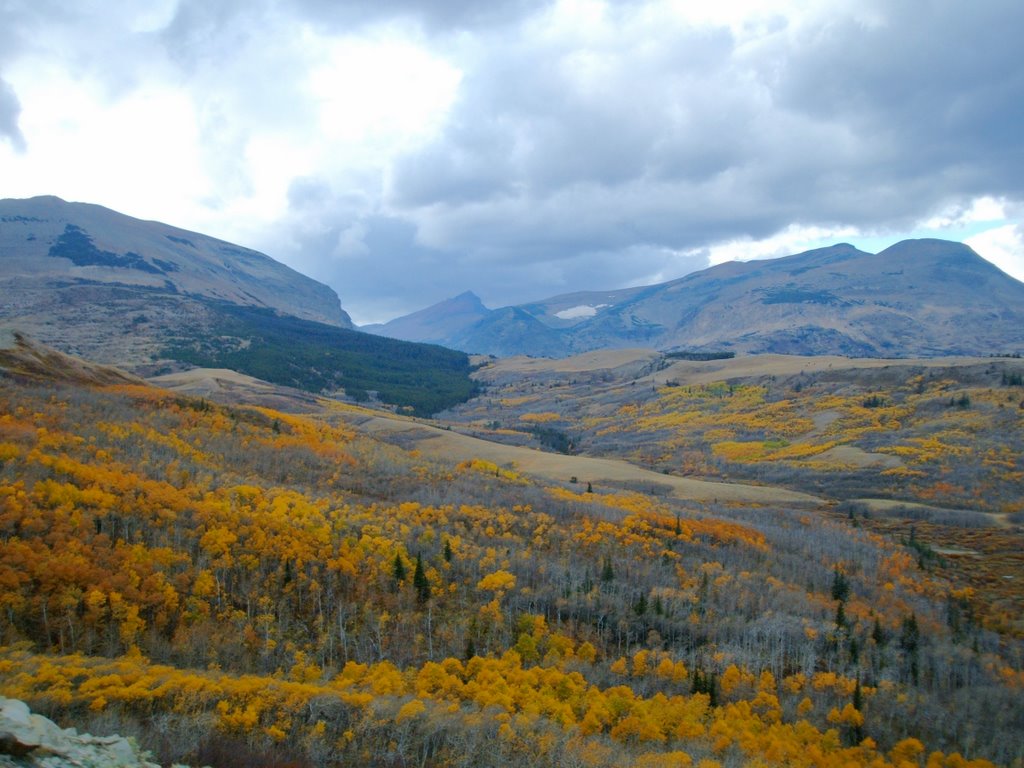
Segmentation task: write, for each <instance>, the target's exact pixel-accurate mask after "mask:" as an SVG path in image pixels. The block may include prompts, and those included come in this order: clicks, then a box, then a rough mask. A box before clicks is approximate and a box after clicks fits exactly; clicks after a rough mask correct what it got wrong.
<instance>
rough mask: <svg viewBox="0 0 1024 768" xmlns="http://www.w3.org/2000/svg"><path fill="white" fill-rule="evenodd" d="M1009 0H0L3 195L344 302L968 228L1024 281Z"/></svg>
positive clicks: (558, 281)
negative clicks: (292, 272)
mask: <svg viewBox="0 0 1024 768" xmlns="http://www.w3.org/2000/svg"><path fill="white" fill-rule="evenodd" d="M1022 30H1024V3H1022V2H1020V0H977V1H976V2H971V3H965V2H962V1H961V0H945V1H944V0H852V1H851V2H846V0H822V1H821V2H816V1H815V0H806V1H798V0H794V1H793V2H785V1H784V0H780V1H779V2H764V1H763V0H737V1H736V2H722V1H721V0H719V2H714V3H712V2H696V1H688V2H683V1H681V0H679V1H677V2H668V1H666V2H660V1H653V0H652V1H651V2H645V1H644V0H623V1H622V2H614V3H603V2H591V1H590V0H567V1H566V2H554V3H551V2H540V1H539V0H487V1H481V0H437V2H417V1H416V0H391V1H390V2H387V1H386V0H378V1H376V2H374V1H373V0H353V1H352V2H345V0H340V1H339V0H237V1H236V0H154V1H153V2H145V0H65V1H63V2H62V1H61V0H0V197H29V196H33V195H38V194H54V195H58V196H60V197H63V198H65V199H67V200H79V201H85V202H93V203H99V204H101V205H106V206H108V207H111V208H114V209H116V210H119V211H121V212H123V213H127V214H130V215H132V216H137V217H140V218H147V219H158V220H160V221H165V222H167V223H169V224H174V225H177V226H182V227H185V228H188V229H193V230H197V231H200V232H204V233H206V234H210V235H214V236H216V237H222V238H224V239H227V240H231V241H234V242H237V243H240V244H242V245H246V246H249V247H253V248H256V249H258V250H261V251H264V252H265V253H268V254H270V255H271V256H273V257H274V258H276V259H278V260H280V261H283V262H285V263H287V264H289V265H291V266H293V267H295V268H296V269H299V270H300V271H302V272H305V273H306V274H309V275H311V276H313V277H316V278H317V279H320V280H322V281H324V282H326V283H328V284H329V285H331V286H332V287H333V288H334V289H335V290H336V291H337V292H338V294H339V295H340V297H341V300H342V304H343V306H344V307H345V308H346V309H347V310H348V311H349V312H350V313H351V314H352V316H353V318H354V319H355V320H356V322H359V323H365V322H373V321H381V320H386V319H389V318H391V317H394V316H396V315H399V314H404V313H406V312H409V311H412V310H415V309H418V308H421V307H423V306H426V305H427V304H430V303H433V302H435V301H438V300H441V299H444V298H447V297H450V296H453V295H456V294H458V293H461V292H462V291H464V290H473V291H475V292H476V293H477V294H479V295H480V296H481V297H482V298H483V300H484V302H485V303H486V304H487V305H488V306H491V307H497V306H503V305H506V304H512V303H519V302H523V301H527V300H531V299H540V298H545V297H548V296H551V295H554V294H557V293H564V292H567V291H575V290H583V289H610V288H620V287H625V286H631V285H641V284H646V283H652V282H660V281H663V280H668V279H672V278H675V277H679V276H681V275H683V274H686V273H688V272H691V271H693V270H695V269H700V268H703V267H706V266H708V265H709V264H714V263H719V262H721V261H726V260H730V259H734V258H741V259H749V258H759V257H769V256H780V255H785V254H788V253H794V252H797V251H800V250H805V249H807V248H809V247H815V246H818V245H824V244H831V243H834V242H841V241H846V242H852V243H854V244H856V245H858V246H859V247H862V248H864V249H865V250H871V251H877V250H880V249H881V248H884V247H886V246H887V245H889V244H891V243H893V242H895V241H897V240H900V239H903V238H905V237H909V236H936V237H947V238H949V239H955V240H966V241H967V242H968V243H969V244H970V245H972V246H973V247H974V248H975V250H977V251H978V252H979V253H981V254H982V255H983V256H985V257H986V258H988V259H990V260H992V261H993V262H995V263H996V264H997V265H998V266H1000V267H1001V268H1003V269H1004V270H1005V271H1007V272H1009V273H1011V274H1013V275H1015V276H1016V277H1018V278H1019V279H1024V227H1022V223H1024V56H1022V55H1021V53H1020V51H1021V41H1020V37H1021V31H1022Z"/></svg>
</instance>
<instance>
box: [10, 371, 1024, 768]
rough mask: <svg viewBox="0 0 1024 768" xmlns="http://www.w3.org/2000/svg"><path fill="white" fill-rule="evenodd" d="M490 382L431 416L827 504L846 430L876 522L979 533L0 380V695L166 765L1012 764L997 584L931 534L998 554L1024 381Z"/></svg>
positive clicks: (324, 421)
mask: <svg viewBox="0 0 1024 768" xmlns="http://www.w3.org/2000/svg"><path fill="white" fill-rule="evenodd" d="M197 354H199V353H198V352H197ZM456 362H457V361H456ZM459 375H462V374H459ZM915 375H916V374H915ZM848 385H849V382H846V383H844V384H843V386H844V387H848ZM489 386H490V387H491V390H492V393H491V394H492V395H493V396H494V397H495V398H496V400H500V403H499V404H498V405H495V407H494V409H492V410H491V411H490V413H489V414H488V415H487V416H484V415H483V414H482V413H480V412H476V411H474V408H478V407H481V406H480V403H481V402H482V401H481V400H475V401H471V402H470V404H468V405H467V406H463V410H462V411H461V412H459V411H456V412H453V413H452V414H451V418H452V421H451V423H452V424H458V423H463V424H468V425H470V426H473V425H474V424H476V422H475V421H474V419H476V420H478V421H479V422H480V424H479V425H477V427H478V428H479V429H480V430H485V429H486V430H490V431H491V432H494V433H497V432H504V433H506V438H508V439H511V440H519V439H522V440H531V439H539V438H538V437H537V432H536V430H535V429H533V428H534V427H536V426H538V425H541V426H547V427H548V428H549V429H557V430H568V429H569V427H570V425H571V424H581V425H584V428H585V431H583V432H579V433H573V434H572V435H570V437H571V438H572V440H571V442H572V444H573V446H574V447H573V449H572V450H580V446H581V445H584V446H586V447H587V449H588V450H591V451H592V452H594V453H596V454H603V455H620V456H621V455H626V456H628V457H629V458H631V459H632V460H633V461H636V462H639V463H642V464H646V465H649V466H651V467H655V468H657V469H658V470H659V471H663V472H666V473H668V472H672V471H688V472H697V473H699V474H702V475H704V476H711V477H717V478H719V479H722V480H727V479H730V478H740V479H743V480H744V481H745V482H751V483H757V482H780V478H781V477H782V476H783V475H784V474H787V473H788V476H791V477H795V478H797V481H798V482H797V485H796V486H795V487H798V488H799V489H801V490H806V491H808V492H814V493H817V494H820V496H821V497H822V498H823V499H829V498H832V499H835V498H839V497H840V496H839V495H832V494H829V493H828V491H829V488H828V487H827V481H826V479H827V477H828V475H829V472H835V467H831V468H830V467H829V466H826V462H827V461H830V460H832V461H834V460H835V456H836V452H835V451H834V449H835V448H836V447H837V446H839V445H851V444H857V445H861V444H862V443H858V442H857V441H858V440H859V441H866V442H864V443H863V445H864V446H866V448H862V449H861V450H867V448H870V449H871V450H872V451H874V452H875V453H876V454H879V455H888V456H892V457H895V460H894V461H891V462H888V463H882V464H880V465H879V466H878V467H875V468H874V470H871V471H873V472H875V473H876V475H877V478H876V479H877V480H878V482H879V483H881V485H876V486H875V487H874V490H876V491H878V490H879V488H881V490H882V491H885V495H886V496H887V497H891V496H892V494H893V493H895V489H896V488H897V487H900V488H910V489H912V490H911V491H908V493H911V494H916V495H914V496H913V498H908V499H906V503H907V504H908V505H911V506H908V507H906V510H910V509H912V508H914V507H913V506H912V505H913V503H916V504H917V505H918V507H916V509H918V510H919V511H920V510H928V509H934V508H935V505H939V502H940V501H944V500H950V499H952V501H951V502H950V503H949V505H948V506H951V507H957V508H965V507H967V506H968V504H969V503H970V502H971V499H970V496H971V494H972V493H973V491H972V489H974V488H975V485H972V483H975V482H977V483H979V484H980V485H978V486H977V487H979V488H984V489H987V493H988V497H987V498H986V499H985V500H983V501H979V502H978V503H976V504H973V505H971V506H972V508H974V509H978V510H981V512H979V513H978V514H985V515H989V517H990V519H991V520H993V521H996V522H995V523H993V524H992V525H985V526H981V525H973V524H971V521H970V520H967V519H966V518H957V519H940V518H938V517H936V516H935V515H931V516H927V515H925V514H924V513H923V512H921V513H920V514H919V515H918V517H917V519H915V520H911V519H910V518H907V517H904V518H899V519H896V518H894V517H892V516H887V515H885V514H879V511H878V510H879V509H880V507H878V506H877V505H875V506H871V505H870V504H866V503H862V504H860V505H857V504H853V503H846V504H836V503H832V502H827V501H823V502H822V503H821V504H820V505H814V504H803V505H790V506H777V505H771V504H753V503H745V504H739V503H726V502H725V501H724V500H723V501H722V502H721V503H719V502H717V501H707V502H698V501H693V500H686V499H684V498H680V497H678V496H675V495H672V494H669V493H665V492H663V490H659V489H658V488H656V487H640V486H635V487H628V484H619V485H617V486H615V485H611V484H606V483H601V482H594V483H590V484H589V487H588V483H586V482H579V481H577V482H573V480H576V478H570V477H565V478H564V480H563V481H561V482H556V481H542V480H538V479H532V478H530V477H528V476H526V475H525V474H523V473H521V472H520V471H518V470H517V468H516V467H514V466H509V465H503V464H499V463H495V462H490V461H485V460H482V459H469V460H452V459H442V458H431V457H430V456H428V455H427V454H426V453H425V452H423V451H420V450H418V449H416V448H411V449H410V448H403V447H400V446H398V445H394V444H389V443H388V442H385V441H383V440H382V439H380V438H379V437H375V436H372V435H370V434H368V433H366V432H364V431H363V430H362V429H361V428H360V423H361V420H362V419H364V418H366V412H364V411H363V410H361V409H360V408H358V407H356V406H351V405H344V404H340V403H336V402H328V403H327V404H326V405H325V406H324V409H323V410H322V411H321V412H320V413H318V414H315V415H308V416H300V415H294V414H286V413H282V412H277V411H273V410H270V409H267V408H261V407H247V406H226V405H219V404H216V403H213V402H210V401H209V400H205V399H199V398H191V397H185V396H180V395H176V394H174V393H171V392H168V391H164V390H159V389H156V388H152V387H146V386H113V387H90V386H82V385H74V384H60V383H56V382H55V383H19V382H18V381H16V380H14V379H10V378H7V379H0V694H3V695H5V696H11V697H17V698H21V699H24V700H25V701H27V702H29V703H31V705H32V706H33V708H35V709H37V710H38V711H41V712H43V713H44V714H46V715H47V716H49V717H52V718H54V719H55V720H58V721H61V722H64V723H67V724H71V723H73V724H75V725H76V726H77V727H79V728H80V729H82V730H92V731H93V732H97V733H102V732H114V731H116V732H119V733H123V734H129V735H134V736H136V738H138V740H139V742H140V743H141V744H142V745H143V746H144V747H146V748H147V749H149V750H151V751H152V753H153V754H154V756H155V758H156V759H158V760H160V761H161V762H163V763H165V764H166V763H170V762H172V761H181V762H188V763H192V764H215V765H267V766H272V765H286V764H287V765H303V766H305V765H377V766H413V765H415V766H438V767H440V766H512V765H515V766H587V767H592V768H603V767H605V766H609V767H610V766H622V765H636V766H647V767H648V768H655V767H657V768H669V767H672V768H676V767H684V766H691V765H692V766H700V767H701V768H715V767H716V766H718V767H723V766H743V765H757V766H850V765H865V766H878V767H879V768H883V767H885V766H893V767H898V768H905V767H907V766H927V767H928V768H954V767H955V768H961V767H962V766H979V767H980V766H988V765H992V764H996V765H1007V766H1009V765H1020V764H1021V761H1022V760H1024V747H1022V746H1021V745H1024V707H1022V706H1021V701H1022V696H1024V640H1022V632H1021V627H1020V625H1019V623H1017V624H1015V623H1014V611H1017V607H1018V606H1019V600H1020V593H1019V590H1020V587H1019V584H1014V585H1012V586H1009V587H1008V586H1007V583H1008V581H1009V579H1008V578H1007V576H1008V575H1007V574H1006V573H1001V572H998V570H994V569H993V566H992V565H991V561H987V560H985V559H984V558H978V559H977V561H974V560H971V561H969V562H967V561H964V560H963V559H960V560H956V559H955V557H951V556H950V555H949V554H945V555H944V554H943V553H944V551H947V550H948V548H946V549H944V547H943V546H942V541H944V539H943V538H942V537H943V536H952V535H962V536H965V537H974V538H973V539H972V541H976V544H972V546H976V547H978V548H984V547H986V546H988V547H990V548H993V550H992V551H993V552H994V551H995V550H998V549H999V548H1000V547H1002V548H1006V549H1013V548H1014V547H1015V546H1016V544H1015V542H1017V541H1019V536H1020V533H1019V525H1020V512H1021V510H1019V509H1016V508H1015V507H1013V504H1014V503H1019V488H1020V483H1021V478H1022V471H1024V468H1022V467H1021V465H1020V451H1019V448H1020V446H1019V441H1020V436H1021V421H1022V418H1024V417H1022V414H1024V408H1020V407H1018V403H1017V400H1020V399H1021V398H1020V394H1021V392H1020V390H1019V386H1017V385H1015V384H1013V382H1007V381H1000V380H998V378H992V381H987V380H985V381H981V380H972V382H970V383H969V384H963V383H962V382H954V383H953V384H950V383H949V381H948V378H947V379H942V378H941V377H933V378H929V377H927V376H925V377H922V378H921V379H920V380H919V379H917V378H914V376H912V375H908V376H907V377H905V378H904V379H901V380H900V381H899V382H893V381H890V382H887V383H885V384H884V386H882V385H880V386H874V387H872V388H870V391H864V392H861V391H854V390H849V389H847V390H844V394H839V392H838V390H836V389H835V388H832V389H829V391H828V392H826V391H825V390H826V389H828V387H826V384H825V383H824V382H823V381H821V380H818V381H805V382H803V384H801V386H800V387H799V389H794V384H793V382H790V383H789V384H788V385H787V386H786V387H783V386H781V385H778V384H777V385H775V386H774V387H772V386H764V385H757V386H755V385H752V384H746V385H743V386H739V385H729V384H725V383H720V384H715V385H706V386H705V385H701V386H695V387H686V386H680V385H679V384H678V383H672V384H671V385H664V386H661V387H658V388H654V389H652V391H651V392H650V394H649V395H645V396H644V398H643V399H642V401H641V400H640V398H639V396H638V395H637V394H636V389H635V388H634V389H633V395H632V398H633V402H632V403H631V404H630V403H625V402H622V403H618V404H616V405H615V406H614V407H610V406H609V404H608V403H607V402H598V401H597V400H593V401H587V400H586V399H585V398H580V397H577V398H573V402H574V403H575V405H574V406H573V407H576V408H579V409H583V410H586V409H590V410H588V411H587V413H586V414H583V413H577V414H575V415H574V416H573V417H572V419H569V420H568V421H560V419H561V418H562V417H563V416H564V414H565V410H564V409H565V407H567V406H556V405H554V403H555V400H554V399H553V398H555V397H556V396H557V395H558V388H557V387H547V388H545V387H543V386H542V387H540V388H539V389H537V390H536V391H532V392H529V391H524V390H517V391H515V392H513V391H512V389H509V390H508V391H507V392H501V391H500V387H499V386H498V385H497V384H491V385H489ZM509 386H511V385H509ZM567 386H568V385H567ZM758 387H760V388H758ZM592 391H594V392H598V391H599V390H598V389H593V390H592ZM524 392H525V394H524ZM486 395H487V392H485V393H484V396H486ZM960 395H964V396H965V397H967V403H961V402H958V401H956V400H955V397H959V396H960ZM530 397H532V398H533V399H532V400H531V399H529V398H530ZM872 397H874V398H875V399H871V398H872ZM517 398H520V399H517ZM521 398H527V399H521ZM825 398H831V399H828V400H825ZM1014 398H1016V399H1014ZM949 401H952V402H951V403H950V402H949ZM815 403H817V404H818V405H820V406H821V407H820V408H818V410H815V408H817V406H816V405H815ZM474 404H475V405H474ZM556 407H557V410H555V409H556ZM822 412H827V413H828V414H830V415H829V417H828V418H827V419H826V418H818V419H817V420H816V419H815V414H816V413H822ZM527 414H533V416H532V417H530V416H528V415H527ZM538 414H551V415H549V416H543V415H538ZM844 419H845V421H844ZM485 421H486V426H485ZM830 425H837V426H835V427H834V429H833V430H832V431H829V428H830ZM929 425H930V426H929ZM943 425H944V426H943ZM843 429H845V430H846V432H845V433H844V432H842V430H843ZM944 429H945V431H943V430H944ZM531 430H532V431H531ZM900 430H904V431H902V432H901V431H900ZM905 430H918V431H916V432H912V433H911V432H906V431H905ZM844 435H845V436H844ZM998 435H1004V436H1006V435H1008V437H1003V438H999V437H998ZM1003 446H1008V448H1007V450H1006V451H1003V450H1002V447H1003ZM564 447H565V448H566V450H569V448H568V445H566V446H564ZM989 449H991V450H989ZM829 451H831V452H832V453H830V454H829V453H828V452H829ZM958 451H960V452H959V453H958ZM1014 451H1015V452H1014ZM659 461H660V462H662V463H661V464H658V462H659ZM687 462H689V463H688V464H687ZM943 467H946V468H949V472H946V470H945V469H943ZM965 467H966V469H965ZM883 472H889V474H882V473H883ZM835 474H836V476H837V477H838V476H840V475H841V473H839V472H835ZM851 476H852V477H853V478H854V480H855V481H856V482H858V483H868V481H869V479H870V477H875V475H871V476H870V477H869V472H868V470H866V469H865V470H862V471H859V472H853V473H852V475H851ZM851 482H852V481H851ZM871 482H874V481H873V480H872V481H871ZM942 482H945V483H946V486H942V485H938V483H942ZM1014 488H1016V489H1017V492H1014V491H1013V489H1014ZM914 489H916V490H914ZM855 490H856V494H855V493H854V491H853V490H850V489H849V488H847V489H846V491H844V492H843V494H842V495H841V498H852V497H853V496H854V495H858V496H864V497H867V496H869V495H870V494H869V493H868V492H867V491H866V490H863V489H861V488H857V489H855ZM847 491H848V492H847ZM862 491H863V492H862ZM914 500H916V502H915V501H914ZM954 502H955V503H954ZM927 504H931V505H933V506H926V505H927ZM940 506H941V505H940ZM906 510H904V512H906ZM968 517H969V516H968ZM1014 536H1016V537H1017V538H1016V539H1014V538H1013V537H1014ZM982 537H988V538H987V539H985V540H984V541H982ZM979 551H980V550H979ZM987 551H988V550H986V552H987ZM1000 551H1002V550H1000ZM1016 551H1019V547H1017V549H1016ZM995 562H1003V561H1000V560H998V558H996V560H995ZM965 563H966V564H965ZM1019 575H1020V574H1019V572H1018V573H1017V574H1016V577H1018V578H1019ZM1009 576H1010V577H1013V574H1012V573H1011V574H1009ZM1015 601H1018V602H1015ZM1018 613H1019V612H1018Z"/></svg>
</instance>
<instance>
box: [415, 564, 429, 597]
mask: <svg viewBox="0 0 1024 768" xmlns="http://www.w3.org/2000/svg"><path fill="white" fill-rule="evenodd" d="M412 585H413V587H414V588H415V589H416V600H418V601H419V602H421V603H425V602H427V600H429V599H430V581H428V580H427V574H426V572H425V571H424V570H423V557H422V555H420V554H419V553H417V554H416V570H415V572H414V573H413V575H412Z"/></svg>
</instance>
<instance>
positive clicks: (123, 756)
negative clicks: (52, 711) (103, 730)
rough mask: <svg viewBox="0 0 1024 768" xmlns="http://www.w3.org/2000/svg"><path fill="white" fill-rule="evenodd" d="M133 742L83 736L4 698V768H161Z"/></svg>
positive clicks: (0, 756)
mask: <svg viewBox="0 0 1024 768" xmlns="http://www.w3.org/2000/svg"><path fill="white" fill-rule="evenodd" d="M147 757H148V754H147V753H146V752H144V751H143V750H141V749H140V748H139V746H138V745H137V744H136V743H135V741H134V740H133V739H130V738H128V739H126V738H124V737H122V736H91V735H89V734H87V733H83V734H79V733H78V732H77V731H76V730H75V729H74V728H61V727H60V726H59V725H57V724H56V723H54V722H53V721H52V720H49V719H47V718H45V717H43V716H42V715H37V714H33V713H32V712H31V710H30V709H29V707H28V705H27V704H25V702H23V701H19V700H17V699H7V698H4V697H0V768H72V767H74V768H83V767H85V768H100V767H101V766H103V767H104V768H160V767H159V766H158V765H157V764H156V763H151V762H149V761H148V760H147Z"/></svg>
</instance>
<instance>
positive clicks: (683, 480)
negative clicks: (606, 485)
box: [359, 416, 822, 506]
mask: <svg viewBox="0 0 1024 768" xmlns="http://www.w3.org/2000/svg"><path fill="white" fill-rule="evenodd" d="M359 427H360V429H362V430H365V431H366V432H368V433H370V434H377V435H380V436H384V435H387V434H391V435H401V436H402V437H403V438H404V439H403V440H402V444H403V445H404V446H406V447H410V448H415V449H416V450H418V451H420V452H421V453H423V454H424V455H425V456H430V457H432V458H443V459H449V460H452V461H465V460H468V459H474V458H475V459H483V460H484V461H490V462H493V463H495V464H498V465H500V466H505V465H508V464H513V465H514V466H515V469H516V471H518V472H522V473H523V474H526V475H532V476H536V477H540V478H543V479H545V480H553V481H555V482H559V483H565V482H568V481H569V479H570V478H571V477H576V478H577V480H578V482H579V483H581V484H583V483H587V482H591V483H593V484H594V485H595V486H596V487H600V486H601V484H602V482H610V483H613V484H614V483H616V482H632V483H637V482H640V483H651V484H657V485H660V486H670V487H671V488H672V493H673V495H675V496H676V497H678V498H681V499H690V500H694V501H715V500H717V501H720V502H739V503H745V504H784V505H787V506H793V505H799V506H816V505H818V504H820V503H821V502H822V500H821V499H819V498H818V497H816V496H811V495H809V494H806V493H799V492H797V491H789V490H786V489H784V488H773V487H767V486H765V487H762V486H754V485H741V484H739V483H716V482H711V481H708V480H696V479H693V478H688V477H674V476H672V475H663V474H660V473H658V472H652V471H650V470H647V469H642V468H640V467H636V466H634V465H632V464H629V463H628V462H625V461H619V460H617V459H599V458H591V457H588V456H566V455H563V454H560V453H546V452H544V451H538V450H534V449H532V448H522V447H517V446H510V445H502V444H500V443H492V442H489V441H487V440H481V439H479V438H475V437H470V436H469V435H463V434H460V433H458V432H454V431H449V430H446V429H439V428H437V427H433V426H430V425H428V424H424V423H422V422H412V421H406V420H402V419H392V418H388V417H386V416H374V417H371V418H369V419H367V420H366V421H363V422H362V423H360V425H359Z"/></svg>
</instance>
